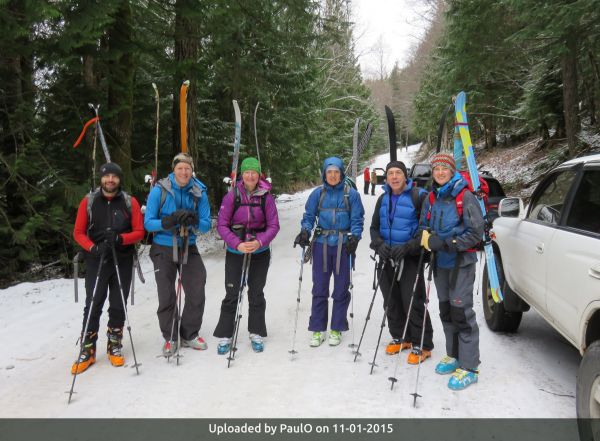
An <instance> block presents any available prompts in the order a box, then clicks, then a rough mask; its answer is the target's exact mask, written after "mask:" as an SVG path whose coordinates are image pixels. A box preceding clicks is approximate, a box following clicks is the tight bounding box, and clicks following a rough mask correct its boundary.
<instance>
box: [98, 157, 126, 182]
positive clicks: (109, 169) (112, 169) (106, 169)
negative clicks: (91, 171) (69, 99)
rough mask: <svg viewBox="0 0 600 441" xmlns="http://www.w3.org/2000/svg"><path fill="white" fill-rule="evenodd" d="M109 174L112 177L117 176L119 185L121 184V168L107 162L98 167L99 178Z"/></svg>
mask: <svg viewBox="0 0 600 441" xmlns="http://www.w3.org/2000/svg"><path fill="white" fill-rule="evenodd" d="M111 173H112V174H113V175H117V176H118V177H119V180H120V181H121V184H122V183H123V170H121V167H119V165H118V164H116V163H114V162H108V163H106V164H104V165H103V166H102V167H100V177H102V176H105V175H108V174H111Z"/></svg>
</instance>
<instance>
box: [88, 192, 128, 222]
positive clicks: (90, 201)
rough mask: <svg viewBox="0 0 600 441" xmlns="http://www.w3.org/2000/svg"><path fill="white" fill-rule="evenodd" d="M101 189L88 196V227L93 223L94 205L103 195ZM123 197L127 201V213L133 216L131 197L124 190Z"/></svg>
mask: <svg viewBox="0 0 600 441" xmlns="http://www.w3.org/2000/svg"><path fill="white" fill-rule="evenodd" d="M101 191H102V190H101V189H99V188H98V189H97V190H94V191H93V192H90V193H88V194H87V195H86V198H87V217H88V225H90V224H91V223H92V205H94V202H96V199H98V197H99V196H100V194H101ZM121 195H122V196H123V199H124V200H125V208H127V213H129V214H130V215H131V195H130V194H129V193H127V192H125V191H123V190H121Z"/></svg>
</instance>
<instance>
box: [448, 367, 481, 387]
mask: <svg viewBox="0 0 600 441" xmlns="http://www.w3.org/2000/svg"><path fill="white" fill-rule="evenodd" d="M478 377H479V371H470V370H467V369H460V368H458V369H456V371H454V373H453V374H452V376H451V377H450V381H448V387H449V388H450V389H452V390H463V389H465V388H466V387H468V386H469V385H470V384H473V383H477V379H478Z"/></svg>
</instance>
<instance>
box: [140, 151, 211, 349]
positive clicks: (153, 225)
mask: <svg viewBox="0 0 600 441" xmlns="http://www.w3.org/2000/svg"><path fill="white" fill-rule="evenodd" d="M193 172H194V166H193V160H192V157H191V156H189V155H188V154H186V153H180V154H178V155H177V156H175V158H174V159H173V172H172V173H171V174H169V176H168V177H166V178H164V179H161V180H160V181H159V182H158V183H157V185H156V186H155V187H154V188H153V189H152V191H151V192H150V195H149V197H148V204H147V207H146V213H145V218H144V227H145V228H146V230H147V231H149V232H154V233H155V234H154V240H153V243H152V247H151V248H150V258H151V259H152V263H153V264H154V271H155V272H154V275H155V278H156V286H157V288H158V310H157V311H156V314H157V315H158V323H159V325H160V330H161V333H162V335H163V338H164V339H165V343H164V345H163V355H164V356H166V357H169V356H172V355H174V354H175V352H176V351H177V349H178V345H177V342H178V341H179V336H180V337H181V345H182V346H184V347H191V348H193V349H199V350H204V349H206V348H207V345H206V342H205V341H204V339H203V338H202V337H200V335H199V331H200V327H201V325H202V317H203V315H204V302H205V293H204V286H205V284H206V268H205V267H204V263H203V262H202V257H200V253H199V252H198V248H197V247H196V234H197V233H206V232H208V231H209V230H210V227H211V221H210V205H209V202H208V196H207V194H206V186H205V185H204V184H203V183H202V182H200V181H199V180H198V179H196V178H195V177H193ZM178 270H180V271H181V274H180V276H181V283H182V286H183V290H184V291H185V306H184V308H183V311H182V312H181V321H180V323H179V324H178V323H177V320H176V318H177V316H178V314H176V310H175V308H176V303H177V291H176V289H175V279H176V278H177V271H178ZM180 295H181V294H180ZM178 328H179V335H178V334H177V332H178Z"/></svg>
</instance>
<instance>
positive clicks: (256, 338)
mask: <svg viewBox="0 0 600 441" xmlns="http://www.w3.org/2000/svg"><path fill="white" fill-rule="evenodd" d="M250 343H251V344H252V350H253V351H254V352H262V351H263V350H264V349H265V344H264V342H263V338H262V337H261V336H260V335H258V334H250Z"/></svg>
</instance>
